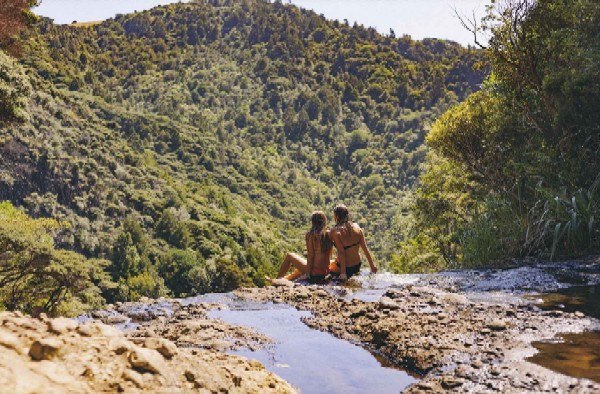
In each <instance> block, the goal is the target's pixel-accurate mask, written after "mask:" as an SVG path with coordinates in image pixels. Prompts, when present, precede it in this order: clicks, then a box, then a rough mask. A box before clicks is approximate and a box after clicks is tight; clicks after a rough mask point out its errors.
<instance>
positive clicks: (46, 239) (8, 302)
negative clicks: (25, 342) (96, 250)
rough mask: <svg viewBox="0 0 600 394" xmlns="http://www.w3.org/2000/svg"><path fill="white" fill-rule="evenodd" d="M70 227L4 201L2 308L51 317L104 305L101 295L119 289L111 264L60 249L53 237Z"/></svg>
mask: <svg viewBox="0 0 600 394" xmlns="http://www.w3.org/2000/svg"><path fill="white" fill-rule="evenodd" d="M64 226H65V224H64V223H61V222H59V221H57V220H54V219H52V218H41V219H31V218H30V217H28V216H27V215H26V214H24V213H23V212H21V211H19V210H18V209H16V208H15V207H13V206H12V204H10V203H9V202H6V201H5V202H0V306H2V307H5V308H8V309H10V310H15V309H18V310H22V311H25V312H27V313H31V314H39V313H42V312H44V313H48V314H51V315H57V314H67V315H77V314H81V313H84V312H86V311H89V310H91V309H97V308H100V307H102V305H103V304H104V299H103V298H102V296H101V291H102V290H103V289H108V288H111V287H112V286H113V284H112V283H111V282H110V280H109V279H108V276H107V274H106V271H105V268H106V266H107V265H108V261H105V260H95V259H86V258H85V257H84V256H82V255H79V254H77V253H74V252H71V251H66V250H62V249H56V248H54V242H53V235H54V234H55V232H56V231H58V230H59V229H61V228H63V227H64Z"/></svg>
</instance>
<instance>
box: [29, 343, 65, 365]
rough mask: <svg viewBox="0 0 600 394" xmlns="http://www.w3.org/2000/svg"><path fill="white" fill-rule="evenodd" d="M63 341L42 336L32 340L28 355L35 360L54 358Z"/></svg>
mask: <svg viewBox="0 0 600 394" xmlns="http://www.w3.org/2000/svg"><path fill="white" fill-rule="evenodd" d="M62 345H63V343H62V342H61V341H60V340H58V339H56V338H43V339H40V340H37V341H35V342H33V344H32V345H31V348H30V349H29V356H30V357H31V358H32V359H33V360H36V361H40V360H51V359H53V358H55V357H56V356H57V355H58V353H59V351H60V348H61V347H62Z"/></svg>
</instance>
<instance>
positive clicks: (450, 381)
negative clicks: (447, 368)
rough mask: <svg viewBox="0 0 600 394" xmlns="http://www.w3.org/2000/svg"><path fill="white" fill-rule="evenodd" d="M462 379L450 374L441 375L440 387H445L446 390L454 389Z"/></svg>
mask: <svg viewBox="0 0 600 394" xmlns="http://www.w3.org/2000/svg"><path fill="white" fill-rule="evenodd" d="M462 384H463V381H462V379H458V378H455V377H452V376H443V377H442V387H443V388H445V389H446V390H451V389H454V388H456V387H460V386H462Z"/></svg>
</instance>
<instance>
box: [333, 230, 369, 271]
mask: <svg viewBox="0 0 600 394" xmlns="http://www.w3.org/2000/svg"><path fill="white" fill-rule="evenodd" d="M332 232H335V234H334V239H335V238H337V241H338V242H337V243H336V247H337V248H338V255H339V254H340V253H341V250H340V249H342V248H343V252H344V254H345V256H346V266H348V267H353V266H355V265H358V264H359V263H360V253H359V249H360V248H361V244H362V243H364V236H363V232H362V229H361V228H360V227H359V226H358V224H356V223H351V224H349V225H343V226H339V227H336V228H334V229H333V230H332ZM365 247H366V246H365Z"/></svg>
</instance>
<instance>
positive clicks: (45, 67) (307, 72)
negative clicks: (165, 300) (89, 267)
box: [0, 0, 485, 300]
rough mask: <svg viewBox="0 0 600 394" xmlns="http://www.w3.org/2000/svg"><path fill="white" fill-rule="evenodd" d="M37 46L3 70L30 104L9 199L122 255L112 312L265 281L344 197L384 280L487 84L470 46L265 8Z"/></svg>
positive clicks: (192, 16)
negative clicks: (422, 180)
mask: <svg viewBox="0 0 600 394" xmlns="http://www.w3.org/2000/svg"><path fill="white" fill-rule="evenodd" d="M24 42H25V43H24V45H23V46H24V50H23V58H22V59H21V66H17V65H12V66H10V67H8V68H7V71H6V72H5V73H4V74H3V78H4V79H5V80H9V79H10V80H11V81H13V84H16V85H18V86H20V87H21V88H22V89H21V90H22V91H23V93H22V94H20V95H19V96H18V99H19V100H21V101H19V103H18V105H15V107H14V109H15V111H16V112H18V114H16V116H15V117H16V118H20V119H21V121H20V122H18V123H14V122H11V123H8V122H4V123H3V126H2V127H1V128H0V201H1V200H9V201H11V202H12V204H13V205H15V206H19V207H23V208H24V209H25V211H26V212H27V213H28V214H29V215H30V216H31V217H33V218H41V217H51V218H54V219H57V220H59V221H60V223H65V225H64V226H60V229H54V230H52V231H53V234H54V238H55V241H56V247H60V248H64V249H69V250H72V251H75V252H77V253H80V254H81V255H82V257H81V258H84V256H85V258H104V259H107V260H109V261H110V263H108V265H107V268H106V270H107V271H108V272H109V273H110V274H111V280H112V281H113V282H114V283H116V285H115V284H112V285H111V284H108V281H107V280H105V278H103V279H102V280H99V279H97V280H95V283H96V284H97V285H98V286H99V287H100V288H103V290H102V292H103V295H104V297H106V298H108V299H109V300H122V299H132V298H136V297H139V296H141V295H148V296H160V295H163V294H167V293H170V294H174V295H183V294H190V293H196V292H203V291H208V290H213V291H219V290H229V289H231V288H233V287H236V286H239V285H242V284H252V283H254V284H261V283H262V280H263V279H262V278H263V276H264V274H265V273H268V272H271V271H272V270H273V266H274V265H277V264H279V262H280V259H281V257H282V256H283V255H284V253H285V252H287V251H289V250H297V251H302V249H303V245H302V244H303V242H302V241H303V237H302V233H303V232H304V231H306V230H307V228H308V217H309V214H310V212H311V211H312V210H313V209H323V210H325V211H326V212H327V213H328V214H329V215H330V212H331V210H332V208H333V206H334V204H335V203H338V202H343V203H345V204H346V205H348V206H349V207H350V210H351V212H352V213H354V217H355V219H356V220H357V221H358V222H359V223H360V224H361V225H362V226H363V227H364V228H365V231H366V233H367V237H368V240H369V243H370V244H371V246H372V248H373V250H374V252H375V255H376V257H377V259H378V263H379V264H381V265H384V266H385V264H386V263H387V258H388V257H389V256H390V254H391V252H392V250H393V248H394V247H395V246H396V243H397V242H398V239H399V238H398V237H399V229H398V228H397V225H398V221H397V220H396V219H397V218H398V217H399V206H401V204H400V205H399V201H400V200H402V198H403V193H404V190H406V189H407V188H409V187H411V186H412V184H413V183H414V181H415V179H416V178H417V176H418V175H419V172H420V165H421V163H422V162H423V160H424V157H425V152H426V148H425V147H424V139H425V135H426V133H427V132H428V130H429V129H430V125H431V123H432V122H433V121H434V119H435V118H437V117H438V116H439V115H440V114H441V113H443V112H444V111H445V110H446V109H448V108H449V107H451V106H452V105H455V104H457V103H458V102H460V101H462V100H463V99H464V98H465V97H466V96H467V95H469V94H470V93H472V92H474V91H476V90H477V89H478V88H479V85H480V84H481V82H482V81H483V77H484V74H485V69H484V68H483V67H479V68H476V69H475V70H474V68H473V66H474V65H476V64H477V63H481V62H482V60H483V58H482V57H481V53H480V52H478V51H476V50H474V49H466V48H463V47H461V46H460V45H458V44H456V43H452V42H446V41H442V40H436V39H428V40H424V41H413V40H411V39H410V37H400V38H396V37H393V36H382V35H380V34H378V33H376V31H375V30H374V29H366V28H363V27H362V26H349V25H347V24H345V23H339V22H335V21H333V22H332V21H327V20H326V19H325V18H323V17H322V16H319V15H316V14H314V13H313V12H308V11H303V10H300V9H298V8H296V7H294V6H291V5H283V4H281V3H278V2H277V3H274V4H271V3H267V2H263V1H259V0H245V1H210V2H205V1H197V2H191V3H187V4H173V5H170V6H166V7H157V8H155V9H153V10H150V11H147V12H140V13H136V14H132V15H121V16H117V17H116V18H115V19H112V20H108V21H105V22H102V23H100V24H95V25H91V26H88V27H75V26H58V25H54V24H52V22H51V21H49V20H42V21H40V22H39V23H38V24H37V25H36V26H35V29H34V30H33V31H31V32H29V33H28V35H27V36H26V37H24ZM2 62H4V63H6V64H7V65H10V63H11V62H12V61H10V60H9V59H6V60H4V59H2ZM21 68H22V71H19V70H20V69H21ZM21 80H23V81H22V83H21V82H18V81H21ZM14 81H17V82H14ZM29 85H30V86H29ZM26 91H31V92H32V93H31V94H30V95H29V96H28V95H27V94H26V93H25V92H26ZM25 98H27V99H26V100H25ZM7 209H8V208H7ZM10 209H12V208H10ZM330 218H331V215H330ZM90 261H96V260H90ZM99 261H100V260H99ZM100 262H101V264H100V265H101V266H104V265H105V264H106V263H105V262H104V261H103V260H102V261H100ZM17 280H23V278H18V279H17ZM101 284H102V286H101Z"/></svg>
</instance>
